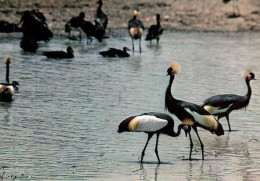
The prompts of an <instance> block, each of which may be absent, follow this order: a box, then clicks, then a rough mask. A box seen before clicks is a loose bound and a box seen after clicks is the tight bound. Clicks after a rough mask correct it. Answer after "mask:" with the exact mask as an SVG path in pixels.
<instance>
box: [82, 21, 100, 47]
mask: <svg viewBox="0 0 260 181" xmlns="http://www.w3.org/2000/svg"><path fill="white" fill-rule="evenodd" d="M81 29H82V30H83V31H84V32H85V33H86V35H87V44H88V45H89V44H91V42H92V37H95V38H96V39H97V40H98V41H99V42H102V38H103V34H102V32H101V31H99V30H98V29H97V28H96V27H95V26H94V25H93V24H92V23H91V22H89V21H84V22H83V23H82V25H81Z"/></svg>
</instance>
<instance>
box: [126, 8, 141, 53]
mask: <svg viewBox="0 0 260 181" xmlns="http://www.w3.org/2000/svg"><path fill="white" fill-rule="evenodd" d="M140 15H141V13H140V12H139V11H137V10H135V11H134V16H133V18H132V19H131V20H129V21H128V31H129V34H130V36H131V38H132V46H133V51H134V40H137V39H139V50H140V53H141V52H142V48H141V39H142V34H143V30H144V25H143V22H142V21H140V20H139V19H137V17H139V16H140Z"/></svg>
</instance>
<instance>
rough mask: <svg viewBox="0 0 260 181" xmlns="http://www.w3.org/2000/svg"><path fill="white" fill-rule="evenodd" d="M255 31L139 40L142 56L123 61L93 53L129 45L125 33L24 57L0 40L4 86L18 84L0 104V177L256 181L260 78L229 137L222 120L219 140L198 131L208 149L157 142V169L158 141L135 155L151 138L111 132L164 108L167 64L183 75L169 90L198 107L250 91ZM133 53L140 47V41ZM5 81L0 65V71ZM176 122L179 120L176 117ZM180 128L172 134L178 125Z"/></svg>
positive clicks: (259, 67) (50, 46) (258, 67)
mask: <svg viewBox="0 0 260 181" xmlns="http://www.w3.org/2000/svg"><path fill="white" fill-rule="evenodd" d="M259 37H260V36H259V33H234V34H232V33H198V32H165V33H164V35H163V36H162V38H161V41H160V44H159V45H158V46H157V45H156V44H155V42H154V43H152V44H150V43H149V42H142V48H143V52H142V54H140V53H139V52H135V53H132V52H131V56H130V57H129V58H125V59H120V58H118V59H111V58H103V57H101V56H100V55H99V54H98V51H99V50H106V49H108V47H114V48H121V47H123V46H128V47H129V48H132V47H131V40H130V38H129V37H128V35H127V34H126V35H125V36H122V37H114V38H112V37H111V38H110V39H106V40H105V41H104V42H103V43H101V44H99V43H98V42H96V41H93V43H92V45H90V46H87V45H86V41H85V40H84V41H81V42H78V41H69V40H66V39H64V38H56V39H53V40H51V41H50V42H49V43H41V44H40V48H39V49H38V51H37V52H36V53H24V52H23V51H22V50H21V49H20V48H19V39H17V38H9V39H7V38H3V39H1V44H0V58H1V60H3V59H4V57H6V56H8V55H10V56H11V58H12V63H11V64H10V67H11V70H10V80H11V81H12V80H17V81H19V83H20V85H21V86H20V90H19V92H18V93H17V94H16V95H15V96H14V101H13V102H12V103H0V108H1V109H0V133H1V134H0V140H1V141H0V148H1V149H0V166H1V167H4V168H3V169H2V170H0V175H2V174H3V175H2V177H3V178H5V179H7V180H11V179H12V178H13V177H14V176H16V179H17V180H106V181H107V180H111V181H112V180H164V181H165V180H256V179H260V167H259V165H260V135H259V132H260V105H259V103H260V90H259V88H260V81H259V80H258V81H252V82H251V86H252V90H253V94H252V97H251V101H250V104H249V106H248V107H247V109H246V110H240V111H236V112H233V113H231V115H230V122H231V126H232V129H234V131H233V132H228V131H226V130H227V129H228V128H227V122H226V120H225V119H224V118H223V119H221V120H220V122H221V123H222V125H223V127H224V129H225V135H224V136H221V137H217V136H216V135H212V134H211V133H209V132H207V131H204V130H202V129H199V133H200V136H201V138H202V141H203V143H204V145H205V160H204V161H202V160H200V158H201V151H200V145H199V142H198V140H197V138H196V135H195V134H194V133H193V134H192V136H193V137H194V139H193V140H194V151H193V155H192V157H193V158H194V159H195V160H193V161H188V160H187V158H188V155H189V140H188V138H186V137H185V135H184V134H183V133H182V134H181V135H180V136H179V137H177V138H171V137H167V136H165V135H162V136H161V137H160V140H159V155H160V158H161V161H162V164H160V165H157V159H156V156H155V154H154V146H155V138H153V139H151V142H150V144H149V145H148V147H147V151H146V155H145V158H144V161H145V162H144V164H143V166H142V167H140V164H139V157H140V153H141V151H142V149H143V146H144V144H145V141H146V139H147V135H146V134H145V133H121V134H118V133H117V126H118V124H119V123H120V122H121V121H122V120H123V119H125V118H126V117H128V116H130V115H136V114H140V113H143V112H148V111H158V112H165V111H164V92H165V89H166V87H167V84H168V78H169V77H167V76H165V74H166V70H167V68H168V66H169V64H170V62H171V61H178V62H179V63H180V65H181V66H182V71H181V73H180V74H178V75H177V76H176V78H175V81H174V84H173V87H172V93H173V95H174V96H175V97H176V98H178V99H183V100H186V101H190V102H194V103H197V104H201V103H202V101H203V100H204V99H206V98H208V97H209V96H212V95H215V94H222V93H235V94H239V95H244V94H246V91H247V89H246V85H245V81H244V80H243V78H242V76H241V72H243V70H245V69H246V68H250V67H251V68H253V71H254V73H255V74H256V77H257V78H259V79H260V61H259V60H260V51H259V44H260V38H259ZM68 45H71V46H72V47H73V48H74V52H75V58H74V59H72V60H53V59H47V58H45V57H44V56H42V55H41V54H42V51H46V50H65V49H66V47H67V46H68ZM136 49H138V43H137V42H136ZM0 70H1V71H0V73H1V74H0V77H2V78H1V81H4V77H5V65H4V64H3V63H2V64H0ZM174 119H175V125H178V124H179V123H180V121H179V120H178V119H177V118H176V117H174ZM175 128H176V127H175Z"/></svg>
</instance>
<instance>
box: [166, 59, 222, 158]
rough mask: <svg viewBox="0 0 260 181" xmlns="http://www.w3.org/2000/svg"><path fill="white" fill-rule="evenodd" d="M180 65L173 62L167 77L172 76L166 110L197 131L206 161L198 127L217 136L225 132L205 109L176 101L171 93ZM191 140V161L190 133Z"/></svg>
mask: <svg viewBox="0 0 260 181" xmlns="http://www.w3.org/2000/svg"><path fill="white" fill-rule="evenodd" d="M180 68H181V67H180V65H179V64H178V63H177V62H172V63H171V64H170V67H169V68H168V70H167V75H169V76H170V80H169V84H168V87H167V89H166V93H165V109H166V110H168V111H169V112H170V113H172V114H174V115H175V116H177V117H178V119H179V120H180V121H182V123H183V124H186V125H189V126H191V127H192V128H193V130H194V131H195V133H196V135H197V137H198V139H199V142H200V146H201V152H202V160H204V145H203V143H202V141H201V139H200V136H199V134H198V131H197V127H201V128H203V129H205V130H208V131H210V132H211V133H212V134H213V133H215V134H216V135H217V136H221V135H224V130H223V127H222V125H221V124H220V123H219V122H218V121H217V120H216V119H215V118H214V117H213V116H212V115H211V114H210V113H209V112H208V111H206V110H205V109H204V108H203V107H201V106H199V105H197V104H194V103H190V102H186V101H182V100H178V99H175V98H174V97H173V96H172V93H171V87H172V83H173V80H174V78H175V75H176V74H178V73H179V72H180ZM189 138H190V156H189V159H190V160H191V154H192V148H193V142H192V139H191V135H190V133H189Z"/></svg>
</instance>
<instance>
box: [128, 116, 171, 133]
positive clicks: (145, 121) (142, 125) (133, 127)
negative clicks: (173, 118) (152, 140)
mask: <svg viewBox="0 0 260 181" xmlns="http://www.w3.org/2000/svg"><path fill="white" fill-rule="evenodd" d="M167 124H168V121H167V120H164V119H160V118H157V117H155V116H150V115H142V116H136V117H135V118H134V119H133V120H132V121H131V122H130V123H129V125H128V128H129V130H130V131H144V132H154V131H157V130H160V129H162V128H163V127H165V126H166V125H167Z"/></svg>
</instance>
